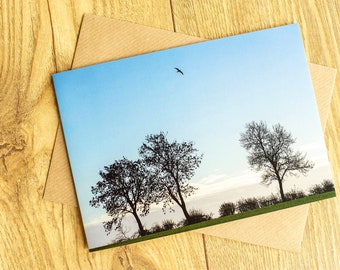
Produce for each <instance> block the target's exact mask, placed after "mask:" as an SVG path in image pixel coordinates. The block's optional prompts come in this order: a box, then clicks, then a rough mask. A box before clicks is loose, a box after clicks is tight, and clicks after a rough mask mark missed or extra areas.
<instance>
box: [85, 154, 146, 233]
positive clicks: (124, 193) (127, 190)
mask: <svg viewBox="0 0 340 270" xmlns="http://www.w3.org/2000/svg"><path fill="white" fill-rule="evenodd" d="M99 174H100V176H101V178H102V181H99V182H97V184H96V185H95V186H92V187H91V191H92V193H93V194H94V197H93V198H92V200H91V201H90V205H91V206H93V207H99V206H102V207H103V208H104V209H105V210H106V212H107V214H108V215H109V216H111V217H112V219H111V220H110V221H108V222H104V228H105V231H106V232H108V234H109V233H110V232H111V230H112V227H113V225H115V229H116V230H117V229H119V228H121V226H122V220H123V218H124V217H125V216H126V215H127V214H131V215H133V217H134V218H135V220H136V222H137V225H138V229H139V231H138V232H139V234H140V236H143V235H146V234H147V231H146V230H145V229H144V228H143V225H142V222H141V220H140V216H145V215H147V214H148V212H149V208H150V204H151V203H152V199H151V197H152V186H150V181H149V173H148V172H147V168H146V166H145V164H144V163H143V162H142V161H141V160H137V161H130V160H128V159H126V158H123V159H121V160H116V161H115V162H114V163H113V164H112V165H110V166H105V167H104V171H100V172H99Z"/></svg>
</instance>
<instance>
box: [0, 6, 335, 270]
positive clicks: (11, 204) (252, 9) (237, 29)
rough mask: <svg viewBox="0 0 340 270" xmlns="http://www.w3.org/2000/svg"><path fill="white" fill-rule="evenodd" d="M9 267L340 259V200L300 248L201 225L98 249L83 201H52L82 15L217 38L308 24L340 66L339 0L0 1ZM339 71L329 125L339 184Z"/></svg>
mask: <svg viewBox="0 0 340 270" xmlns="http://www.w3.org/2000/svg"><path fill="white" fill-rule="evenodd" d="M0 11H1V20H0V35H1V36H0V269H129V270H133V269H340V199H339V198H334V199H330V200H327V201H322V202H317V203H313V204H312V205H311V209H310V212H309V216H308V220H307V226H306V231H305V235H304V239H303V243H302V251H301V252H300V253H293V252H288V251H280V250H275V249H271V248H265V247H260V246H255V245H250V244H244V243H239V242H236V241H231V240H226V239H221V238H216V237H210V236H205V237H204V238H202V236H201V235H199V234H196V233H185V234H180V235H174V236H170V237H167V238H163V239H157V240H153V241H148V242H144V243H139V244H135V245H130V246H127V247H122V248H116V249H111V250H104V251H100V252H94V253H89V252H88V250H87V247H86V243H85V237H84V233H83V229H82V225H81V220H80V214H79V211H78V209H77V208H74V207H70V206H64V205H61V204H58V203H53V202H49V201H45V200H42V194H43V190H44V186H45V181H46V176H47V172H48V167H49V162H50V158H51V151H52V148H53V143H54V138H55V132H56V128H57V123H58V112H57V106H56V100H55V96H54V90H53V87H52V83H51V74H52V73H55V72H58V71H63V70H67V69H69V68H70V66H71V62H72V56H73V53H74V49H75V45H76V40H77V33H78V30H79V26H80V22H81V19H82V15H83V14H84V13H93V14H96V15H102V16H106V17H111V18H116V19H123V20H128V21H132V22H135V23H139V24H144V25H148V26H153V27H158V28H162V29H166V30H171V31H176V32H179V33H184V34H189V35H195V36H200V37H203V38H218V37H222V36H228V35H234V34H238V33H243V32H248V31H254V30H259V29H264V28H268V27H274V26H279V25H285V24H289V23H299V24H300V26H301V30H302V35H303V40H304V44H305V50H306V54H307V58H308V61H310V62H312V63H317V64H321V65H325V66H329V67H333V68H337V69H340V53H339V50H340V48H339V46H340V15H339V14H340V1H338V0H253V1H241V0H224V1H222V0H201V1H199V0H187V1H185V0H126V1H118V0H111V1H109V0H97V1H96V0H93V1H91V0H0ZM339 108H340V78H339V76H337V79H336V87H335V89H334V95H333V99H332V103H331V111H330V114H329V118H328V122H327V128H326V132H325V137H326V143H327V147H328V150H329V158H330V161H331V163H332V168H333V171H334V178H335V182H336V183H335V184H336V189H337V192H340V190H339V186H340V184H339V178H340V142H339V141H340V140H339V139H340V121H339V120H340V109H339Z"/></svg>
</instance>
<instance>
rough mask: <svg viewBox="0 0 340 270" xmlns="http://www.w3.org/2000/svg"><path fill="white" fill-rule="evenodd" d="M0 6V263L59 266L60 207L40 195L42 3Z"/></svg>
mask: <svg viewBox="0 0 340 270" xmlns="http://www.w3.org/2000/svg"><path fill="white" fill-rule="evenodd" d="M0 12H1V23H0V35H1V36H0V51H1V57H0V70H1V76H0V117H1V121H0V145H1V147H0V156H1V159H2V160H1V164H0V194H1V200H0V226H1V228H0V239H1V245H0V268H1V269H24V268H27V267H30V268H31V269H53V268H54V267H56V268H59V269H62V268H63V266H64V264H63V260H62V257H61V254H60V253H59V252H58V249H61V248H62V243H61V241H55V240H54V237H57V238H59V239H60V238H61V237H62V234H63V231H62V223H61V220H60V216H61V214H62V207H61V206H58V205H56V206H55V207H54V206H53V204H50V203H42V202H41V196H42V191H43V187H44V184H45V179H44V178H45V176H46V173H47V170H48V166H49V159H50V155H51V150H52V146H53V137H54V135H55V131H56V127H57V121H58V118H57V114H56V107H55V98H54V93H53V89H52V87H51V83H50V81H51V80H50V73H51V72H53V71H54V70H55V66H54V60H53V51H52V31H51V26H50V24H49V21H50V19H49V12H48V7H47V5H46V2H45V1H44V2H43V1H39V2H38V1H1V2H0ZM42 249H43V251H42ZM37 258H38V259H37Z"/></svg>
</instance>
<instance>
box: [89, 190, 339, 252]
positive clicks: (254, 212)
mask: <svg viewBox="0 0 340 270" xmlns="http://www.w3.org/2000/svg"><path fill="white" fill-rule="evenodd" d="M335 196H336V194H335V191H330V192H325V193H322V194H317V195H311V196H307V197H304V198H301V199H296V200H292V201H287V202H281V203H278V204H275V205H271V206H266V207H262V208H258V209H254V210H250V211H248V212H245V213H239V214H235V215H231V216H226V217H220V218H214V219H212V220H208V221H203V222H200V223H196V224H192V225H188V226H185V227H181V228H177V229H173V230H168V231H163V232H159V233H154V234H149V235H146V236H143V237H139V238H136V239H131V240H127V241H124V242H121V243H115V244H110V245H106V246H102V247H98V248H93V249H90V251H91V252H92V251H98V250H102V249H107V248H112V247H118V246H123V245H128V244H132V243H138V242H141V241H146V240H151V239H155V238H159V237H164V236H168V235H172V234H176V233H182V232H187V231H192V230H196V229H200V228H203V227H208V226H214V225H217V224H221V223H226V222H229V221H234V220H238V219H243V218H247V217H252V216H256V215H262V214H266V213H270V212H274V211H277V210H281V209H285V208H289V207H293V206H298V205H302V204H306V203H312V202H315V201H320V200H324V199H328V198H332V197H335Z"/></svg>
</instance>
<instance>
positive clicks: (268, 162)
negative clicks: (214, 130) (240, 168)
mask: <svg viewBox="0 0 340 270" xmlns="http://www.w3.org/2000/svg"><path fill="white" fill-rule="evenodd" d="M240 143H241V145H242V147H244V148H245V149H246V150H247V151H248V153H249V155H248V163H249V165H250V167H251V168H252V169H253V170H255V171H263V174H262V182H263V183H265V184H271V183H272V181H278V183H279V188H280V195H281V199H282V201H285V195H284V192H283V181H284V180H285V177H286V176H288V175H293V176H297V175H298V174H302V175H306V174H307V172H308V171H309V170H311V169H312V168H313V167H314V164H313V163H312V162H311V161H308V160H307V159H306V154H305V155H303V154H302V153H301V152H299V151H294V150H293V148H292V145H293V144H294V143H295V139H294V138H293V137H292V135H291V134H290V133H289V132H288V131H286V130H285V129H284V128H283V127H282V126H281V125H280V124H276V125H274V126H273V127H272V130H269V128H268V127H267V125H266V124H265V123H264V122H262V121H261V122H259V123H256V122H251V123H248V124H247V125H246V131H245V132H244V133H241V138H240Z"/></svg>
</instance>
